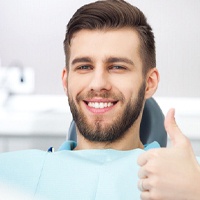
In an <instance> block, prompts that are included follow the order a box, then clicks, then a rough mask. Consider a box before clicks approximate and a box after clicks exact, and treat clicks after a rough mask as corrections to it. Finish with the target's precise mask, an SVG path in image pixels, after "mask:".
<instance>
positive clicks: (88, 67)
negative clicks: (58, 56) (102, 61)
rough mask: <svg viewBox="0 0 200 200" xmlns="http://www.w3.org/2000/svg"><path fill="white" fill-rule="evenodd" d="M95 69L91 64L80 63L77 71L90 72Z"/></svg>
mask: <svg viewBox="0 0 200 200" xmlns="http://www.w3.org/2000/svg"><path fill="white" fill-rule="evenodd" d="M92 69H93V67H92V66H91V65H79V66H77V67H76V69H75V71H77V72H78V73H88V72H90V71H91V70H92Z"/></svg>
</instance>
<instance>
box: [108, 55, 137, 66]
mask: <svg viewBox="0 0 200 200" xmlns="http://www.w3.org/2000/svg"><path fill="white" fill-rule="evenodd" d="M106 62H107V63H115V62H124V63H127V64H131V65H134V63H133V61H132V60H130V59H128V58H124V57H109V58H107V59H106Z"/></svg>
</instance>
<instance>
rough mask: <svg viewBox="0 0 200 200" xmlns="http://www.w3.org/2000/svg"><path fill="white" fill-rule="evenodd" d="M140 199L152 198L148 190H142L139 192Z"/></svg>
mask: <svg viewBox="0 0 200 200" xmlns="http://www.w3.org/2000/svg"><path fill="white" fill-rule="evenodd" d="M140 199H141V200H150V199H152V198H150V195H149V191H144V192H141V194H140Z"/></svg>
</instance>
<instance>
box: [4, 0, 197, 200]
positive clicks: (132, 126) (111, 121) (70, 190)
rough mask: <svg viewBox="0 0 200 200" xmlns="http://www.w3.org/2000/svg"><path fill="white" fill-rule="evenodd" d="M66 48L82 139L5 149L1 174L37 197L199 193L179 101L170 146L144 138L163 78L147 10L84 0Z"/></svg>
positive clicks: (113, 0) (168, 123)
mask: <svg viewBox="0 0 200 200" xmlns="http://www.w3.org/2000/svg"><path fill="white" fill-rule="evenodd" d="M64 48H65V54H66V67H65V68H64V70H63V74H62V80H63V86H64V90H65V91H66V94H67V96H68V99H69V105H70V108H71V112H72V115H73V119H74V121H75V122H76V125H77V144H76V143H75V142H70V141H68V142H67V143H65V145H64V146H65V150H62V151H58V152H55V153H48V152H42V151H33V150H30V151H21V152H17V153H8V154H7V153H6V154H3V155H1V157H0V162H1V164H0V178H1V180H2V181H3V182H5V183H6V184H10V185H11V186H13V187H16V185H17V187H19V188H20V190H22V189H23V190H25V191H26V192H28V193H29V194H30V195H32V196H34V198H35V199H41V198H42V197H44V198H45V199H144V200H146V199H168V200H169V199H173V200H174V199H176V200H178V199H199V198H200V191H199V183H200V166H199V164H198V162H197V160H196V158H195V156H194V154H193V151H192V148H191V145H190V142H189V141H188V139H187V138H185V136H183V135H182V133H181V131H180V130H179V129H178V127H177V125H176V123H175V120H174V110H173V109H171V110H170V111H169V113H168V114H167V116H166V120H165V127H166V130H167V132H168V134H169V136H170V138H171V140H172V143H173V145H172V147H171V148H168V149H167V148H163V149H160V148H157V147H159V146H158V144H157V143H152V144H148V145H146V146H144V145H143V144H142V142H141V141H140V137H139V127H140V122H141V117H142V112H143V107H144V104H145V100H146V99H148V98H150V97H151V96H152V95H153V94H154V93H155V91H156V89H157V86H158V82H159V73H158V70H157V69H156V68H155V66H156V61H155V44H154V36H153V32H152V29H151V27H150V25H149V24H148V23H147V21H146V18H145V16H144V15H143V13H142V12H141V11H140V10H139V9H137V8H136V7H134V6H132V5H130V4H129V3H126V2H125V1H122V0H107V1H97V2H95V3H91V4H88V5H85V6H83V7H81V8H80V9H79V10H77V12H76V13H75V14H74V15H73V17H72V18H71V20H70V22H69V23H68V25H67V33H66V38H65V41H64ZM158 134H159V133H158ZM147 149H150V150H148V151H147ZM2 162H3V163H2ZM12 164H14V165H15V166H14V167H13V166H12ZM138 177H139V178H138ZM194 180H195V181H196V183H197V184H194Z"/></svg>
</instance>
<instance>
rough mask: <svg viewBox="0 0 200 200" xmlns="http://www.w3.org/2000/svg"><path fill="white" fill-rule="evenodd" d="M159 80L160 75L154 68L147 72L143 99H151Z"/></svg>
mask: <svg viewBox="0 0 200 200" xmlns="http://www.w3.org/2000/svg"><path fill="white" fill-rule="evenodd" d="M159 80H160V75H159V72H158V70H157V69H156V68H155V67H154V68H152V69H150V70H149V71H148V72H147V75H146V91H145V99H148V98H150V97H152V96H153V94H154V93H155V92H156V90H157V87H158V83H159Z"/></svg>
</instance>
